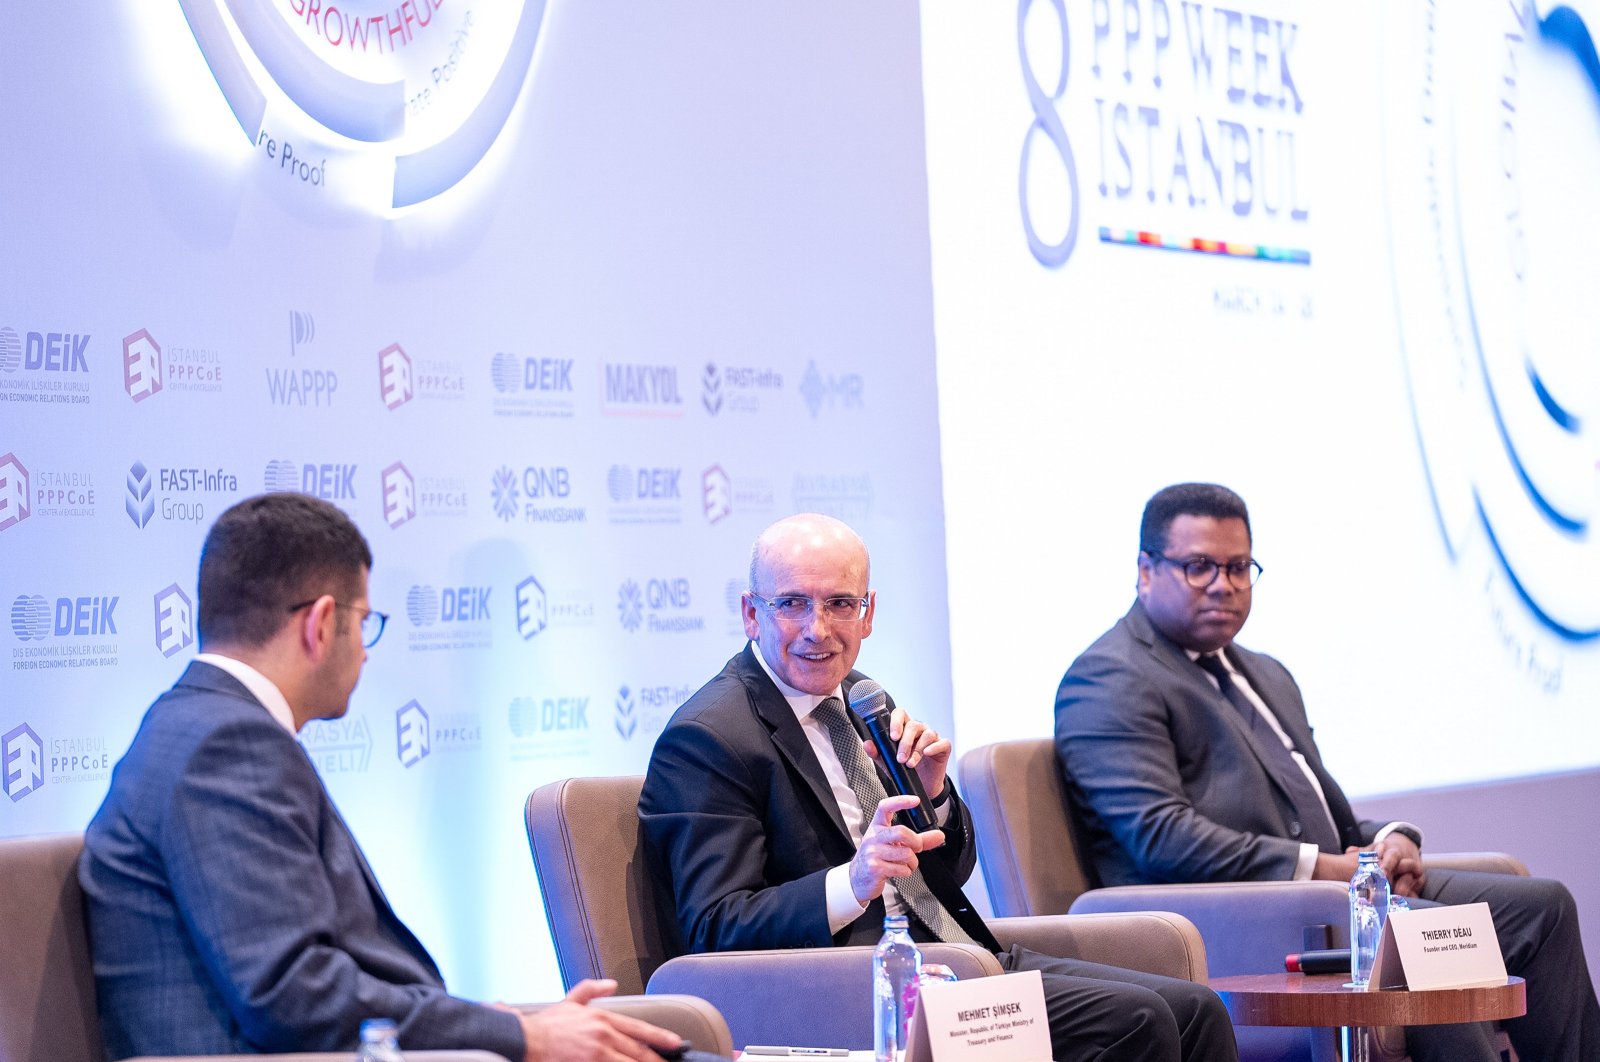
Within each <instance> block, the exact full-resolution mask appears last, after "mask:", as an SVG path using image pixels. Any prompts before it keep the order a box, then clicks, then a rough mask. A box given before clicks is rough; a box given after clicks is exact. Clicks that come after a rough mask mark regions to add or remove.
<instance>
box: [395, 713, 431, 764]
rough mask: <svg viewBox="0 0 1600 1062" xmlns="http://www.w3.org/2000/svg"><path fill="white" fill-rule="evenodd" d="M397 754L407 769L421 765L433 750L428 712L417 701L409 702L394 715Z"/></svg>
mask: <svg viewBox="0 0 1600 1062" xmlns="http://www.w3.org/2000/svg"><path fill="white" fill-rule="evenodd" d="M394 738H395V754H396V755H397V756H399V758H400V762H401V763H402V764H403V765H404V766H406V767H415V766H416V765H417V764H419V763H421V762H422V761H423V759H424V758H426V757H427V755H428V753H429V752H430V751H431V749H432V734H431V733H430V732H429V730H428V712H427V709H425V708H423V707H422V705H420V704H418V703H417V702H416V701H414V700H412V701H407V702H406V703H405V704H403V705H401V706H400V707H399V708H398V709H396V710H395V713H394Z"/></svg>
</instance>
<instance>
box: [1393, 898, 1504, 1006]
mask: <svg viewBox="0 0 1600 1062" xmlns="http://www.w3.org/2000/svg"><path fill="white" fill-rule="evenodd" d="M1505 982H1506V961H1505V958H1504V957H1503V956H1502V955H1501V954H1500V938H1499V937H1498V936H1496V935H1495V931H1494V921H1493V919H1491V918H1490V917H1489V905H1488V904H1486V903H1468V904H1462V905H1461V906H1460V907H1424V908H1418V909H1417V910H1415V911H1396V912H1394V913H1393V914H1391V915H1390V916H1389V919H1388V921H1386V922H1384V924H1383V937H1382V939H1380V940H1379V941H1378V957H1377V961H1376V962H1374V963H1373V966H1372V980H1371V981H1370V982H1368V984H1367V988H1368V990H1369V991H1370V990H1374V989H1380V988H1411V989H1425V988H1474V987H1477V986H1480V985H1503V984H1505Z"/></svg>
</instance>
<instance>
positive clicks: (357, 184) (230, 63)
mask: <svg viewBox="0 0 1600 1062" xmlns="http://www.w3.org/2000/svg"><path fill="white" fill-rule="evenodd" d="M544 8H545V4H544V3H543V2H542V0H512V2H508V3H503V4H489V5H479V6H474V7H471V8H466V9H458V8H454V7H452V6H450V5H446V4H444V3H443V0H407V2H405V3H402V4H399V5H391V6H388V7H373V6H370V5H361V4H356V5H351V4H343V5H340V4H327V5H321V4H318V3H316V2H315V0H288V2H287V3H277V2H275V0H197V2H195V3H191V4H190V5H189V6H188V7H187V8H186V9H185V14H186V16H187V20H188V25H189V28H190V30H191V31H192V32H193V34H194V39H195V41H196V42H197V43H198V44H199V46H200V52H201V54H202V55H203V56H204V57H205V60H206V62H207V63H208V64H209V65H210V67H211V71H212V73H213V75H214V76H215V84H216V87H218V88H220V89H221V91H222V94H223V96H224V97H225V98H226V100H227V102H228V105H229V107H230V108H231V109H232V111H233V114H234V116H235V117H236V118H237V119H238V121H239V124H240V126H241V128H242V131H243V133H244V136H245V138H246V139H247V140H248V141H249V143H250V144H251V145H252V146H253V147H254V149H255V153H256V163H257V166H258V167H259V172H260V178H261V181H262V183H263V184H264V185H266V186H267V187H269V188H274V189H276V190H278V192H279V194H280V196H281V197H282V198H290V197H294V198H303V199H307V200H310V201H312V202H314V203H316V204H318V205H321V204H326V203H339V204H344V205H346V206H348V207H351V208H354V209H358V210H362V211H370V212H375V213H379V212H381V213H387V212H389V211H391V210H396V209H399V208H401V207H408V206H413V205H415V204H418V203H423V202H426V201H427V200H429V199H432V198H433V197H435V196H438V195H440V194H442V193H444V192H446V191H448V190H450V189H452V188H454V187H455V186H456V185H457V184H459V183H460V182H461V181H462V179H463V178H465V177H466V176H467V175H468V174H469V173H471V172H472V171H473V170H474V169H476V168H477V165H478V163H479V162H480V161H481V160H482V158H483V157H484V155H485V154H486V153H487V152H488V150H489V148H490V146H491V145H492V144H493V142H494V141H495V140H496V139H497V138H498V136H499V134H500V131H501V129H502V128H504V126H505V122H506V120H507V118H508V117H509V116H510V114H511V110H512V107H513V105H514V104H515V102H516V100H517V97H518V96H519V95H520V94H521V92H522V86H523V83H524V81H525V80H526V77H527V73H528V69H529V65H530V63H531V62H532V60H533V52H534V44H535V42H536V41H537V40H538V37H539V28H540V24H541V22H542V19H543V14H544ZM224 12H226V14H224ZM491 41H492V42H497V44H498V47H490V46H489V43H488V42H491ZM206 87H207V88H209V87H210V83H208V84H207V86H206Z"/></svg>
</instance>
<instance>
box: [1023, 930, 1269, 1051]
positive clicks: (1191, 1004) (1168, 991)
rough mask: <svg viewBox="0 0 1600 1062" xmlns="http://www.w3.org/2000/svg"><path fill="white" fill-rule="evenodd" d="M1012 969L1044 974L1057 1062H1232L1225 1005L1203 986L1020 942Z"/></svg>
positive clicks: (1045, 994)
mask: <svg viewBox="0 0 1600 1062" xmlns="http://www.w3.org/2000/svg"><path fill="white" fill-rule="evenodd" d="M999 959H1000V965H1001V966H1002V967H1004V968H1005V969H1006V970H1007V971H1010V972H1021V971H1026V970H1038V971H1039V972H1040V973H1042V974H1043V975H1044V1002H1045V1010H1046V1012H1047V1013H1048V1015H1049V1018H1050V1049H1051V1051H1052V1052H1053V1053H1054V1055H1055V1057H1056V1059H1058V1060H1059V1062H1090V1060H1094V1062H1123V1060H1129V1062H1133V1060H1138V1062H1234V1060H1236V1059H1237V1058H1238V1057H1239V1052H1238V1048H1237V1047H1235V1045H1234V1042H1233V1026H1232V1025H1231V1024H1230V1023H1229V1021H1228V1011H1227V1009H1226V1008H1224V1007H1223V1005H1222V1000H1220V999H1218V998H1217V994H1216V993H1215V992H1213V991H1211V989H1209V988H1207V987H1206V986H1205V985H1197V984H1194V983H1193V982H1191V981H1180V980H1178V979H1176V978H1172V977H1160V976H1157V975H1156V974H1147V973H1139V972H1138V971H1135V970H1124V969H1121V968H1119V967H1115V966H1102V965H1100V964H1099V963H1093V962H1083V961H1080V960H1078V959H1058V958H1055V957H1053V956H1050V955H1040V954H1039V953H1038V952H1034V951H1029V950H1028V949H1027V948H1024V947H1022V946H1020V945H1018V946H1016V947H1013V948H1012V949H1011V950H1010V951H1006V952H1001V953H1000V955H999Z"/></svg>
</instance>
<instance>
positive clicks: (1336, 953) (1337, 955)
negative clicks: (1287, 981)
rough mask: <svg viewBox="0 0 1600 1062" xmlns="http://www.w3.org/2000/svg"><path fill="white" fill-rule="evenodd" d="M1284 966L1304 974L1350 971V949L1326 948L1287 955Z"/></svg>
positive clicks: (1284, 958)
mask: <svg viewBox="0 0 1600 1062" xmlns="http://www.w3.org/2000/svg"><path fill="white" fill-rule="evenodd" d="M1283 968H1284V969H1285V970H1288V971H1289V972H1290V973H1303V974H1330V973H1349V972H1350V949H1349V948H1324V949H1322V950H1320V951H1302V952H1298V953H1295V954H1291V955H1285V956H1284V957H1283Z"/></svg>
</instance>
